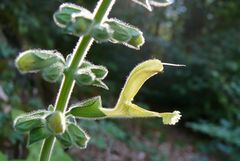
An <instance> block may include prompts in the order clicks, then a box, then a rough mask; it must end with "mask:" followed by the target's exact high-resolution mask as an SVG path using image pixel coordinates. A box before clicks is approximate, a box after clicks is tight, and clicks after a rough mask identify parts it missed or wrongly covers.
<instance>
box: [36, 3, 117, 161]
mask: <svg viewBox="0 0 240 161" xmlns="http://www.w3.org/2000/svg"><path fill="white" fill-rule="evenodd" d="M114 3H115V0H100V1H99V2H98V5H97V7H96V8H95V11H94V21H95V22H96V23H101V22H103V21H104V19H105V18H107V16H108V14H109V12H110V10H111V8H112V6H113V4H114ZM93 41H94V39H93V38H92V37H90V36H89V35H86V36H83V37H80V39H79V41H78V43H77V45H76V47H75V49H74V51H73V57H72V60H71V62H70V65H69V68H68V70H67V71H66V72H65V74H64V78H63V80H62V83H61V87H60V89H59V92H58V96H57V99H56V103H55V110H56V111H60V112H65V111H66V108H67V105H68V102H69V98H70V96H71V93H72V90H73V87H74V85H75V80H74V73H75V72H76V70H77V68H78V67H79V66H80V65H81V64H82V62H83V60H84V58H85V56H86V55H87V52H88V50H89V49H90V46H91V45H92V43H93ZM54 144H55V137H53V136H50V137H49V138H47V139H46V140H44V142H43V145H42V149H41V153H40V159H39V161H49V160H50V158H51V152H52V149H53V147H54Z"/></svg>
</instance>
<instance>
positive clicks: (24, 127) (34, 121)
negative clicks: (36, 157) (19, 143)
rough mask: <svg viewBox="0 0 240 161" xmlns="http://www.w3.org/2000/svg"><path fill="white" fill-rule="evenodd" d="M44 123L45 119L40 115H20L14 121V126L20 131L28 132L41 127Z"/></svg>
mask: <svg viewBox="0 0 240 161" xmlns="http://www.w3.org/2000/svg"><path fill="white" fill-rule="evenodd" d="M43 124H44V120H43V119H42V118H39V117H31V116H29V117H28V116H25V117H18V118H16V120H15V121H14V128H15V129H16V130H18V131H20V132H27V131H29V130H31V129H34V128H36V127H41V126H43Z"/></svg>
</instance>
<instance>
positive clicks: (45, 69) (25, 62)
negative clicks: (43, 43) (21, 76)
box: [15, 49, 65, 82]
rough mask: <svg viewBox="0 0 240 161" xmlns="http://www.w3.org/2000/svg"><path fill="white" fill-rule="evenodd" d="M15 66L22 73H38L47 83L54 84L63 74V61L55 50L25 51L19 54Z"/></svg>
mask: <svg viewBox="0 0 240 161" xmlns="http://www.w3.org/2000/svg"><path fill="white" fill-rule="evenodd" d="M15 64H16V66H17V68H18V70H19V71H20V72H22V73H36V72H40V73H41V74H42V76H43V78H44V79H45V80H47V81H49V82H56V81H57V80H59V79H60V78H61V76H62V74H63V71H64V66H65V60H64V57H63V56H62V55H61V54H60V53H59V52H57V51H56V50H40V49H35V50H27V51H24V52H22V53H20V54H19V56H18V57H17V59H16V61H15Z"/></svg>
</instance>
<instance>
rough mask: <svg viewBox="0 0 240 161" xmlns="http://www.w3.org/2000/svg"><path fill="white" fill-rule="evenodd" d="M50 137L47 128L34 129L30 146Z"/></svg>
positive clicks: (29, 139)
mask: <svg viewBox="0 0 240 161" xmlns="http://www.w3.org/2000/svg"><path fill="white" fill-rule="evenodd" d="M50 135H51V134H50V132H49V131H48V130H47V129H46V128H45V127H40V128H35V129H32V130H31V131H30V133H29V137H28V146H30V145H31V144H33V143H35V142H38V141H41V140H43V139H45V138H47V137H48V136H50Z"/></svg>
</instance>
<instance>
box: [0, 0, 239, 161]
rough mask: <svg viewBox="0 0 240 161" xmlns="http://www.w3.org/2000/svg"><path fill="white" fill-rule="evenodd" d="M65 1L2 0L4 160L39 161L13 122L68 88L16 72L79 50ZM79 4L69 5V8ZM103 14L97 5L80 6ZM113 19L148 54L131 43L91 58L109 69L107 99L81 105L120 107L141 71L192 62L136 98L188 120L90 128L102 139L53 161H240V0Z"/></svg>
mask: <svg viewBox="0 0 240 161" xmlns="http://www.w3.org/2000/svg"><path fill="white" fill-rule="evenodd" d="M63 2H65V1H63V0H51V1H48V0H41V1H40V0H31V1H29V0H0V129H1V130H0V142H1V144H0V151H1V152H0V160H1V161H5V160H6V161H7V160H11V159H15V160H16V159H18V160H24V159H26V158H27V160H28V161H34V160H36V157H37V155H38V153H39V150H36V149H39V146H40V145H34V146H33V147H30V148H29V149H27V148H26V147H25V146H26V138H27V137H26V135H22V134H19V133H17V132H15V131H14V130H13V128H12V122H13V119H14V118H15V117H16V116H17V115H18V114H20V113H22V112H23V111H25V112H28V111H32V110H36V109H42V108H46V107H47V106H48V105H49V104H51V103H54V100H55V97H56V94H57V91H58V88H59V83H58V84H50V83H46V82H44V81H43V79H41V76H40V75H36V74H34V75H33V74H29V75H21V74H20V73H19V72H18V71H17V70H16V68H15V67H14V59H15V58H16V56H17V55H18V53H19V52H21V51H24V50H27V49H31V48H41V49H57V50H58V51H60V52H61V53H62V54H63V55H64V56H66V55H68V54H69V53H71V52H72V50H73V48H74V45H75V44H76V42H77V39H78V38H77V37H73V36H70V35H67V34H65V33H64V32H63V31H62V30H61V29H59V28H58V27H57V26H56V25H55V24H54V22H53V19H52V15H53V13H54V12H55V11H56V10H57V8H58V6H59V5H60V4H61V3H63ZM68 2H69V1H68ZM72 2H74V3H76V4H79V5H82V6H84V7H86V8H88V9H89V10H91V11H92V10H93V8H94V6H95V4H96V2H97V0H91V1H89V0H76V1H72ZM110 17H117V18H119V19H121V20H123V21H125V22H128V23H129V24H132V25H135V26H137V27H138V28H140V29H141V30H142V31H143V33H144V37H145V39H146V43H145V45H144V46H143V47H142V48H141V50H140V51H136V50H133V49H129V48H127V47H125V46H122V45H119V44H118V45H117V44H111V43H103V44H94V45H93V46H92V48H91V50H90V52H89V54H88V56H87V59H88V60H90V61H92V62H94V63H95V64H101V65H104V66H106V67H107V68H108V69H109V75H108V76H107V78H106V80H105V82H106V84H107V85H108V86H109V87H110V90H109V91H104V90H102V89H98V88H95V87H88V86H84V87H77V86H76V87H75V89H74V93H73V96H72V99H71V102H77V101H80V100H83V99H86V98H89V97H92V96H96V95H101V96H102V98H103V104H104V105H105V106H107V107H113V106H114V104H115V102H116V101H117V97H118V95H119V92H120V90H121V88H122V86H123V83H124V81H125V79H126V77H127V75H128V73H129V72H130V71H131V69H132V68H133V67H134V66H135V65H136V64H138V63H140V62H142V61H144V60H146V59H149V58H158V59H160V60H162V61H163V62H168V63H177V64H178V63H179V64H185V65H186V66H187V67H169V66H166V67H165V70H164V74H160V75H157V76H155V77H153V78H151V79H150V80H149V81H147V82H146V84H145V85H144V86H143V88H142V89H141V90H140V92H139V93H138V95H137V97H136V98H135V102H136V103H137V104H141V105H142V106H144V107H146V108H149V109H151V110H154V111H159V112H163V111H173V110H179V111H181V112H182V115H183V117H182V119H181V121H180V123H178V124H177V125H176V126H164V125H162V123H161V120H160V119H143V120H140V119H132V120H107V121H81V122H80V125H81V126H83V127H84V128H85V129H86V131H87V132H88V133H89V135H90V136H91V137H92V140H91V142H90V145H89V146H88V148H87V149H86V150H79V149H75V148H72V149H66V150H65V151H66V153H67V154H65V153H62V149H61V148H59V146H57V148H56V149H57V150H56V152H55V153H54V158H53V160H59V158H60V160H62V159H63V158H64V157H65V159H64V160H71V159H72V160H84V161H102V160H103V161H118V160H119V161H120V160H121V161H122V160H124V161H128V160H129V161H222V160H223V161H226V160H227V161H239V160H240V159H239V158H240V155H239V152H240V150H239V147H240V137H239V136H240V127H239V125H240V114H239V113H240V99H239V98H240V75H239V74H240V44H239V43H240V30H239V29H240V21H239V17H240V1H239V0H201V1H200V0H176V1H175V3H174V4H172V5H171V6H168V7H165V8H154V10H153V12H148V11H147V10H146V9H144V8H143V7H141V6H138V5H136V4H134V3H133V2H131V1H130V0H121V1H120V0H118V1H117V3H116V4H115V6H114V7H113V10H112V12H111V14H110Z"/></svg>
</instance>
